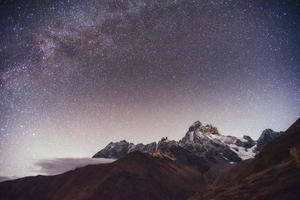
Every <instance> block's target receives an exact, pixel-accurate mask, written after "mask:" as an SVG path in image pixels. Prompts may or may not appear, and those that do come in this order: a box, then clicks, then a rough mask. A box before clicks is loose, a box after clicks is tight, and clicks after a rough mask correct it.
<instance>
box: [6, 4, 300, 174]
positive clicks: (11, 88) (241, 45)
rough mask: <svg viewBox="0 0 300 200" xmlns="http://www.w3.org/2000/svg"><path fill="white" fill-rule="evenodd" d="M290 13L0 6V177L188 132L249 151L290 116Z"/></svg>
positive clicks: (298, 33)
mask: <svg viewBox="0 0 300 200" xmlns="http://www.w3.org/2000/svg"><path fill="white" fill-rule="evenodd" d="M299 10H300V3H299V1H295V0H294V1H281V0H278V1H265V0H249V1H234V0H232V1H229V0H224V1H223V0H210V1H208V0H201V1H192V0H177V1H176V0H154V1H147V0H86V1H79V0H78V1H75V0H65V1H62V0H61V1H58V0H57V1H54V0H52V1H50V0H43V1H41V0H32V1H30V0H26V1H25V0H24V1H16V0H10V1H8V0H0V81H1V82H0V84H1V85H0V100H1V102H0V103H1V104H0V112H1V118H0V158H1V159H0V176H24V175H28V174H30V172H31V168H32V165H33V164H34V162H35V161H36V160H39V159H47V158H60V157H90V156H92V155H93V154H94V153H95V152H97V151H98V150H99V149H101V148H102V147H104V146H105V145H106V144H107V143H108V142H110V141H117V140H121V139H126V140H129V141H132V142H144V143H147V142H151V141H157V140H159V139H160V138H161V137H163V136H168V137H169V138H171V139H176V140H178V139H180V138H181V137H182V136H183V135H184V134H185V132H186V130H187V128H188V126H189V125H190V124H191V123H193V122H194V121H196V120H200V121H202V122H204V123H211V124H214V125H215V126H217V127H218V129H219V130H220V132H221V133H222V134H230V135H235V136H241V135H243V134H247V135H250V136H252V137H253V138H254V139H256V138H257V137H258V136H259V135H260V133H261V131H262V130H263V129H265V128H273V129H274V130H285V129H286V128H288V126H289V125H290V124H292V123H293V121H295V120H296V119H297V118H298V117H299V111H300V12H299Z"/></svg>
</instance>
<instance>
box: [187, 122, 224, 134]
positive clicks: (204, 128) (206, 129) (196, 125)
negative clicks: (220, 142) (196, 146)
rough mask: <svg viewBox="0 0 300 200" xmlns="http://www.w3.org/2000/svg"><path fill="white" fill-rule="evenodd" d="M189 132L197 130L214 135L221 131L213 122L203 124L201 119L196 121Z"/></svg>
mask: <svg viewBox="0 0 300 200" xmlns="http://www.w3.org/2000/svg"><path fill="white" fill-rule="evenodd" d="M188 131H189V132H192V131H194V132H195V131H197V132H200V133H203V134H213V135H219V131H218V129H217V128H216V127H214V126H213V125H211V124H206V125H204V124H202V123H201V122H200V121H196V122H194V123H193V124H192V125H191V126H190V128H189V130H188Z"/></svg>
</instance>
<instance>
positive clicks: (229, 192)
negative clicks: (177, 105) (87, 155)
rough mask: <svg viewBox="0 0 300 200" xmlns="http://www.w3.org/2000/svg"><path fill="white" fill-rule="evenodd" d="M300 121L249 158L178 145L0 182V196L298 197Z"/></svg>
mask: <svg viewBox="0 0 300 200" xmlns="http://www.w3.org/2000/svg"><path fill="white" fill-rule="evenodd" d="M299 145H300V119H298V120H297V121H296V122H295V123H294V124H293V125H292V126H291V127H290V128H289V129H288V130H287V131H286V132H285V133H283V134H282V135H281V136H279V137H278V138H276V139H274V140H273V141H272V142H270V143H269V144H267V145H266V146H265V147H264V148H263V149H262V150H261V152H260V153H259V154H258V155H257V156H256V158H255V159H253V160H245V161H241V162H239V163H236V164H230V163H228V162H224V159H222V158H221V157H211V158H209V159H208V157H201V156H197V155H195V154H194V153H193V152H191V151H189V150H187V149H185V148H183V147H180V146H178V145H175V146H170V147H169V146H168V147H166V148H161V149H160V150H159V151H156V152H152V153H140V152H138V151H134V152H131V153H129V154H127V155H125V156H124V157H122V158H120V159H119V160H117V161H115V162H113V163H110V164H101V165H90V166H86V167H82V168H79V169H76V170H73V171H69V172H67V173H64V174H61V175H56V176H36V177H26V178H22V179H18V180H13V181H6V182H3V183H0V199H1V200H94V199H105V200H106V199H110V200H118V199H122V200H127V199H131V200H135V199H149V200H150V199H151V200H168V199H170V200H171V199H172V200H181V199H205V200H209V199H214V200H219V199H220V200H221V199H222V200H226V199H228V200H229V199H230V200H243V199H262V200H265V199H267V200H268V199H270V200H271V199H272V200H274V199H275V200H276V199H277V200H286V199H288V200H296V199H297V200H298V199H300V190H299V185H300V167H299V166H300V146H299Z"/></svg>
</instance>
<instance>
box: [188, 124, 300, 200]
mask: <svg viewBox="0 0 300 200" xmlns="http://www.w3.org/2000/svg"><path fill="white" fill-rule="evenodd" d="M230 171H231V173H234V171H235V172H237V171H238V172H239V173H238V174H237V175H236V176H235V178H234V179H232V180H230V181H227V184H222V185H218V186H214V187H210V188H209V189H208V190H206V191H205V192H201V193H197V194H196V195H194V196H193V197H192V198H190V200H196V199H198V200H202V199H203V200H204V199H205V200H206V199H214V200H224V199H230V200H244V199H245V200H246V199H247V200H248V199H259V200H260V199H261V200H286V199H287V200H299V199H300V189H299V188H300V119H298V120H297V121H296V122H295V123H294V124H293V125H292V126H291V127H290V128H289V129H288V130H286V132H285V133H284V134H282V135H281V136H280V137H278V138H277V139H275V140H274V141H272V142H270V143H269V144H268V145H266V147H265V148H264V149H263V150H262V151H261V152H260V153H259V154H258V155H257V156H256V158H255V159H254V160H252V161H249V162H247V163H241V164H240V165H238V166H237V167H236V168H233V169H232V170H230Z"/></svg>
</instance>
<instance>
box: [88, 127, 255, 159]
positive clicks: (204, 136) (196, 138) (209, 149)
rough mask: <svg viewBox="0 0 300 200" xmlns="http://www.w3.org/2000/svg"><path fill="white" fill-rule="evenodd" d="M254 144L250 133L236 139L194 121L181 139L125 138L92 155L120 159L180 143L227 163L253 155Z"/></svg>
mask: <svg viewBox="0 0 300 200" xmlns="http://www.w3.org/2000/svg"><path fill="white" fill-rule="evenodd" d="M255 144H256V142H255V141H254V140H253V139H252V138H251V137H249V136H244V137H243V138H240V139H239V138H237V137H234V136H225V135H221V134H220V133H219V131H218V129H217V128H216V127H214V126H213V125H210V124H207V125H204V124H202V123H201V122H200V121H196V122H195V123H193V124H192V125H191V126H190V127H189V129H188V131H187V133H186V134H185V136H184V137H183V138H182V139H181V140H180V141H174V140H169V139H168V138H167V137H165V138H162V139H161V140H160V141H159V142H158V143H156V142H152V143H150V144H142V143H139V144H133V143H129V142H127V141H125V140H122V141H120V142H111V143H109V144H108V145H107V146H106V147H105V148H104V149H102V150H101V151H99V152H98V153H96V154H95V155H94V156H93V157H94V158H100V157H101V158H120V157H123V156H124V155H126V154H128V153H130V152H133V151H140V152H144V153H154V152H156V151H160V150H162V149H163V150H164V152H167V151H166V149H168V148H171V147H172V146H180V147H182V148H183V149H185V150H188V151H190V152H191V153H193V154H194V155H196V156H198V157H202V158H205V159H216V158H217V157H218V158H222V159H224V160H226V161H227V162H239V161H241V160H242V159H248V158H252V157H254V155H255V154H254V153H253V151H252V150H253V149H251V148H252V147H253V146H254V145H255Z"/></svg>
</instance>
